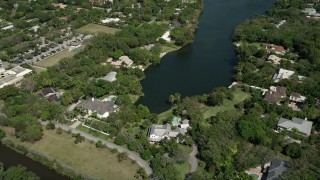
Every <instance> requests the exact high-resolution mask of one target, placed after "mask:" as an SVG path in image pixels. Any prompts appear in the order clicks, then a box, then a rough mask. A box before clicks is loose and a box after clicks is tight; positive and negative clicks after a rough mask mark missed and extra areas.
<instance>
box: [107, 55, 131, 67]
mask: <svg viewBox="0 0 320 180" xmlns="http://www.w3.org/2000/svg"><path fill="white" fill-rule="evenodd" d="M107 62H108V63H110V64H111V65H113V66H114V67H115V68H120V66H121V65H124V66H125V67H130V66H131V65H132V64H133V60H131V59H130V58H129V57H128V56H121V57H120V58H119V60H117V61H113V59H112V58H109V59H108V60H107Z"/></svg>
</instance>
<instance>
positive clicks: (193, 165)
mask: <svg viewBox="0 0 320 180" xmlns="http://www.w3.org/2000/svg"><path fill="white" fill-rule="evenodd" d="M197 154H198V148H197V146H196V145H193V146H192V152H191V153H190V154H189V159H188V162H189V164H190V172H195V171H196V170H197V168H198V159H197V157H196V155H197Z"/></svg>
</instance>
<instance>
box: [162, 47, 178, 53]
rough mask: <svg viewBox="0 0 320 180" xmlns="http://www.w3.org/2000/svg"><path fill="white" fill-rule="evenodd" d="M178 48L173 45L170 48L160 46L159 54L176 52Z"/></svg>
mask: <svg viewBox="0 0 320 180" xmlns="http://www.w3.org/2000/svg"><path fill="white" fill-rule="evenodd" d="M179 48H180V47H179V46H174V45H172V46H164V45H163V46H162V47H161V52H167V53H168V52H172V51H176V50H178V49H179Z"/></svg>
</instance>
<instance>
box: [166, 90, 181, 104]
mask: <svg viewBox="0 0 320 180" xmlns="http://www.w3.org/2000/svg"><path fill="white" fill-rule="evenodd" d="M180 101H181V94H180V93H174V94H173V95H170V96H169V102H170V103H171V104H172V105H176V104H178V103H180Z"/></svg>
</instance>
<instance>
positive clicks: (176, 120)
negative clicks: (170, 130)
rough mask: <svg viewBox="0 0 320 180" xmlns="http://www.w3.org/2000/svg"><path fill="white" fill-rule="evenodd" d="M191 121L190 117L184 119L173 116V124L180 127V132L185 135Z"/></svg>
mask: <svg viewBox="0 0 320 180" xmlns="http://www.w3.org/2000/svg"><path fill="white" fill-rule="evenodd" d="M189 122H190V121H189V120H188V119H184V120H183V121H182V120H181V118H178V117H173V119H172V121H171V124H172V126H173V127H178V129H179V131H180V133H181V134H183V135H184V134H185V133H186V132H187V130H188V128H189V127H190V124H189Z"/></svg>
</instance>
